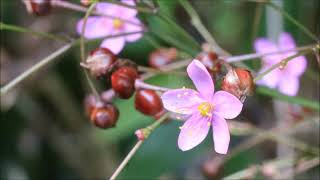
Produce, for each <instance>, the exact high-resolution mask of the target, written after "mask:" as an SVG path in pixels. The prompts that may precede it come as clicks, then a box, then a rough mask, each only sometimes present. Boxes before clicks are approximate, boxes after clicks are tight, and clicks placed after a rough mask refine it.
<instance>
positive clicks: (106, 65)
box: [80, 48, 117, 78]
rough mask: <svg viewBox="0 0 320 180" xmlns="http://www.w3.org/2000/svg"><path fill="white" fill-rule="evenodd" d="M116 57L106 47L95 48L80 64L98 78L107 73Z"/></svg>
mask: <svg viewBox="0 0 320 180" xmlns="http://www.w3.org/2000/svg"><path fill="white" fill-rule="evenodd" d="M116 60H117V57H116V56H115V55H114V54H113V53H112V52H111V51H110V50H109V49H107V48H97V49H95V50H93V51H91V53H90V55H89V56H88V58H87V59H86V62H84V63H81V64H80V65H81V66H82V67H84V68H87V69H88V70H89V71H90V73H91V75H92V76H94V77H96V78H100V77H102V76H104V75H106V74H107V73H108V71H109V70H110V69H111V66H112V65H113V64H114V63H115V62H116Z"/></svg>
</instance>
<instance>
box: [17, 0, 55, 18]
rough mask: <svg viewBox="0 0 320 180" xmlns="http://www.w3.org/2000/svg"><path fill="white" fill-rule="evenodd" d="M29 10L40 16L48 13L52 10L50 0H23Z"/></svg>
mask: <svg viewBox="0 0 320 180" xmlns="http://www.w3.org/2000/svg"><path fill="white" fill-rule="evenodd" d="M23 2H24V4H25V6H26V8H27V11H28V12H29V13H30V14H35V15H38V16H43V15H47V14H48V13H49V12H50V9H51V4H50V0H23Z"/></svg>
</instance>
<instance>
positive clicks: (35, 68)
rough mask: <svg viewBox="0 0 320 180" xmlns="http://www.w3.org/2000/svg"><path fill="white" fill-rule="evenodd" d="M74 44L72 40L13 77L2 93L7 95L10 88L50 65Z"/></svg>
mask: <svg viewBox="0 0 320 180" xmlns="http://www.w3.org/2000/svg"><path fill="white" fill-rule="evenodd" d="M73 44H74V42H71V43H69V44H67V45H65V46H63V47H62V48H60V49H58V50H57V51H55V52H53V53H52V54H50V55H49V56H47V57H46V58H44V59H43V60H41V61H39V62H38V63H36V64H35V65H34V66H32V67H31V68H30V69H28V70H26V71H25V72H23V73H22V74H20V75H19V76H18V77H16V78H15V79H13V80H12V81H10V82H9V83H8V84H6V85H5V86H4V87H2V88H1V90H0V95H1V96H2V95H5V94H6V93H7V92H8V91H9V90H10V89H12V88H13V87H15V86H16V85H17V84H19V83H20V82H22V81H23V80H24V79H26V78H27V77H29V76H30V75H32V74H33V73H35V72H37V71H38V70H40V69H41V68H43V67H44V66H46V65H48V64H49V63H50V62H52V61H53V60H54V59H55V58H56V57H58V56H59V55H61V54H63V53H64V52H66V51H67V50H69V49H70V48H71V47H72V45H73Z"/></svg>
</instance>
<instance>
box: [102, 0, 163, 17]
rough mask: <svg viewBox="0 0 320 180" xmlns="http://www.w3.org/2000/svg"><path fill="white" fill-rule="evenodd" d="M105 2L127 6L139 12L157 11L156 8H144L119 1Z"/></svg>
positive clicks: (110, 0)
mask: <svg viewBox="0 0 320 180" xmlns="http://www.w3.org/2000/svg"><path fill="white" fill-rule="evenodd" d="M107 2H109V3H112V4H116V5H119V6H123V7H127V8H130V9H135V10H137V11H139V12H144V13H151V14H155V13H157V12H158V9H156V8H146V7H141V6H131V5H129V4H126V3H123V2H120V1H114V0H108V1H107Z"/></svg>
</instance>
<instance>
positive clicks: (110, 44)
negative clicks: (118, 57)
mask: <svg viewBox="0 0 320 180" xmlns="http://www.w3.org/2000/svg"><path fill="white" fill-rule="evenodd" d="M124 44H125V39H124V37H115V38H107V39H105V40H103V41H102V44H101V45H100V46H101V47H105V48H109V49H110V50H111V51H112V52H113V53H115V54H119V53H120V51H121V50H122V48H123V47H124Z"/></svg>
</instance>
